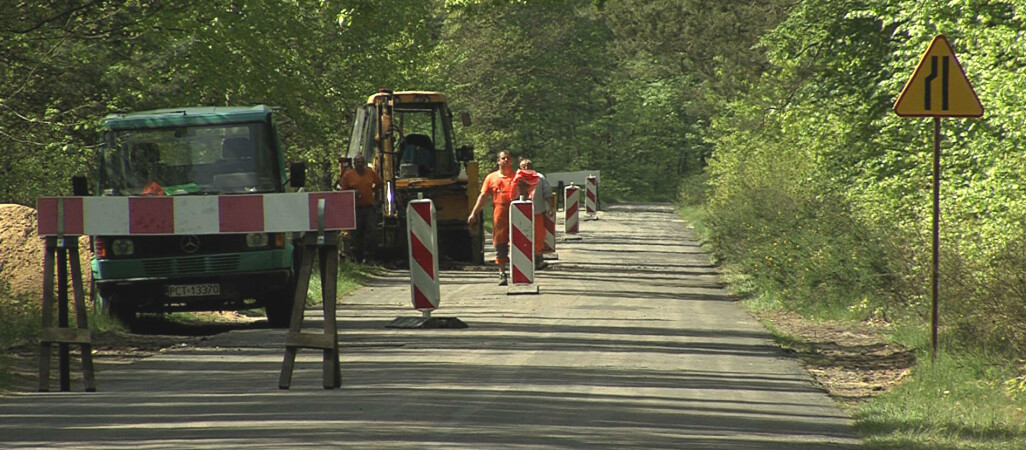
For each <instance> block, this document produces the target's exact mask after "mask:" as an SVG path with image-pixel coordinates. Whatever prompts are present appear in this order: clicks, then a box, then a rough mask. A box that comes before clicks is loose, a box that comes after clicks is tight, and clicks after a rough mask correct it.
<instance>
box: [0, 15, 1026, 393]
mask: <svg viewBox="0 0 1026 450" xmlns="http://www.w3.org/2000/svg"><path fill="white" fill-rule="evenodd" d="M15 3H16V5H15V6H14V7H7V8H2V9H0V74H2V75H0V148H2V149H3V151H2V153H0V174H2V175H0V203H19V204H23V205H30V206H32V205H34V203H35V199H36V197H38V196H40V195H54V194H69V193H70V183H69V179H70V177H71V176H72V175H75V174H92V172H93V169H94V167H95V161H94V156H93V154H94V149H95V147H96V145H97V141H98V135H97V125H98V122H99V119H100V118H102V117H103V116H104V115H106V114H108V113H111V112H115V111H131V110H142V109H151V108H163V107H177V106H196V105H247V104H255V103H266V104H270V105H274V106H280V107H282V108H283V110H282V114H281V116H280V117H279V119H280V126H281V129H282V132H283V140H284V141H285V143H286V145H287V147H288V156H287V158H288V159H289V160H305V161H307V162H308V164H309V167H310V169H309V171H310V172H309V179H310V181H309V182H310V183H311V184H312V185H313V186H312V187H313V188H321V189H325V188H328V187H329V186H330V185H331V183H332V181H333V177H334V176H335V174H336V171H337V167H336V164H337V158H338V157H339V156H340V155H341V153H342V151H343V149H344V148H345V146H346V144H347V139H348V132H349V130H348V123H347V119H346V118H347V117H348V116H349V114H348V113H349V112H351V111H353V110H354V108H355V107H356V106H357V105H359V104H360V103H362V102H363V101H364V100H365V99H366V98H367V96H368V95H370V94H372V93H374V92H377V90H378V89H379V88H389V89H394V90H406V89H425V90H439V91H443V92H446V93H447V94H448V95H449V97H450V99H451V100H452V102H453V106H454V109H456V110H458V111H469V112H470V113H471V114H472V116H473V118H474V122H475V123H474V125H473V126H471V127H467V128H462V129H460V130H459V136H458V137H459V140H460V143H461V144H465V143H472V144H474V145H475V146H476V149H477V150H476V152H477V156H478V159H479V160H481V161H483V163H482V170H485V169H487V168H489V167H491V164H492V163H491V162H492V161H493V155H494V154H495V153H496V152H497V151H498V150H499V149H502V148H510V149H512V150H513V151H514V153H516V154H518V155H520V156H526V157H531V158H533V159H534V161H535V164H536V166H537V167H538V168H539V169H540V170H541V171H543V172H547V171H568V170H585V169H592V170H601V171H602V174H603V186H602V195H603V198H604V199H606V200H622V201H670V200H677V199H679V200H681V201H682V202H683V203H685V204H687V205H692V206H695V205H698V206H699V207H700V208H699V209H700V210H701V215H702V216H703V217H704V219H703V224H704V226H705V229H706V232H707V233H708V236H709V242H710V243H711V244H712V245H713V248H714V250H715V251H716V254H717V256H718V258H720V261H721V262H723V263H724V264H725V265H727V266H729V267H731V268H734V269H736V272H737V273H743V274H747V275H745V276H744V277H743V279H742V280H741V282H740V284H739V287H740V288H741V289H748V290H749V292H753V293H757V294H758V295H767V293H770V294H771V295H773V296H774V298H775V299H777V300H776V301H778V302H779V303H780V304H781V306H782V307H784V308H787V309H791V310H797V311H801V312H804V313H807V314H812V315H817V314H818V315H821V316H837V315H844V316H846V317H847V318H856V319H862V320H865V319H871V320H881V321H889V322H890V321H901V320H903V319H910V318H911V319H912V320H913V321H915V322H917V323H925V322H927V321H928V316H929V303H930V290H929V289H930V288H929V286H930V284H929V279H930V278H929V277H930V258H931V250H930V233H931V225H930V224H931V209H930V208H931V201H930V196H931V185H932V182H931V164H930V159H931V145H932V140H931V139H932V126H931V124H930V122H929V120H928V119H902V118H899V117H897V116H895V115H894V114H893V112H892V111H891V104H892V103H893V102H894V100H895V98H896V97H897V95H898V93H899V92H900V91H901V88H902V86H903V85H904V83H905V81H906V80H907V79H908V77H909V76H910V75H911V73H912V71H913V69H914V67H915V65H916V63H917V62H918V60H919V57H920V55H921V54H922V53H923V51H924V50H925V49H926V47H927V46H928V44H929V42H930V41H931V39H932V38H933V37H934V36H936V35H938V34H945V35H946V36H947V38H948V39H949V40H950V41H951V43H952V45H953V48H954V51H955V53H956V55H957V56H958V58H959V60H960V62H961V64H962V66H963V67H964V69H965V71H966V73H967V74H968V77H969V79H970V81H971V82H972V84H973V86H974V87H975V89H976V92H977V93H978V95H979V97H980V99H981V101H982V102H983V104H984V107H985V109H986V115H985V116H984V117H983V118H981V119H946V120H944V121H943V123H944V125H943V126H944V139H943V142H942V152H943V159H942V167H943V178H942V182H941V198H942V201H941V206H942V216H941V217H942V223H941V242H942V249H943V256H942V258H941V265H942V267H941V285H942V287H943V288H942V289H943V291H942V296H943V299H944V300H943V301H944V303H943V308H942V317H943V319H942V325H943V328H942V343H943V345H944V346H945V348H949V349H956V350H957V349H962V348H966V349H970V348H971V349H974V350H975V351H979V350H982V351H984V352H988V353H994V354H997V355H1003V357H1004V358H1005V360H1007V361H1014V360H1015V358H1016V357H1018V358H1021V357H1022V355H1023V354H1026V271H1024V270H1023V268H1024V267H1026V155H1024V152H1023V144H1024V142H1026V135H1024V133H1026V108H1024V107H1023V105H1026V46H1024V45H1023V42H1026V36H1024V14H1026V1H1023V0H944V1H940V0H932V1H926V2H923V1H920V0H763V1H721V0H618V1H600V0H573V1H544V0H520V1H511V0H506V1H499V0H477V1H474V0H418V1H409V0H346V1H342V0H323V1H319V2H313V1H301V0H296V1H290V0H174V1H171V0H125V1H102V0H46V1H36V0H33V1H16V2H15ZM1024 386H1026V381H1024ZM1022 389H1023V390H1026V387H1023V388H1022Z"/></svg>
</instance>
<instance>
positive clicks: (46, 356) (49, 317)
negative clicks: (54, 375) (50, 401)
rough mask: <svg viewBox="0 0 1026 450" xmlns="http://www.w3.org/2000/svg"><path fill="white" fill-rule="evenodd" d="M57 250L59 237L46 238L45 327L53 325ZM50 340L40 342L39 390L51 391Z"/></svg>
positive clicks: (44, 257) (44, 264)
mask: <svg viewBox="0 0 1026 450" xmlns="http://www.w3.org/2000/svg"><path fill="white" fill-rule="evenodd" d="M56 252H57V238H55V237H52V236H48V237H47V238H46V251H45V253H44V254H43V314H42V315H43V328H44V329H45V328H49V327H52V326H53V304H54V298H53V283H54V274H53V272H54V270H53V269H54V267H53V266H54V256H55V255H56ZM51 350H52V348H51V346H50V343H49V342H40V343H39V392H49V391H50V351H51Z"/></svg>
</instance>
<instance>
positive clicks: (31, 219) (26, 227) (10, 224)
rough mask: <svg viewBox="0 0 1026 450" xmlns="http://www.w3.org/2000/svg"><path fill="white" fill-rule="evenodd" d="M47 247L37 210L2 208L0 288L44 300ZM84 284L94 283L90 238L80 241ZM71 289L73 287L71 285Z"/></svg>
mask: <svg viewBox="0 0 1026 450" xmlns="http://www.w3.org/2000/svg"><path fill="white" fill-rule="evenodd" d="M45 250H46V247H45V245H44V242H43V239H40V238H39V236H38V235H37V234H36V210H35V209H34V208H30V207H27V206H22V205H14V204H0V285H3V286H7V287H9V288H10V290H11V293H13V294H14V295H16V296H26V297H29V298H38V299H40V301H42V298H43V253H45ZM79 256H80V257H81V264H82V266H81V267H82V276H83V280H82V282H83V283H85V285H86V286H88V285H89V283H90V281H91V279H92V273H91V271H90V269H89V258H91V257H92V252H91V250H90V249H89V238H88V237H85V236H83V237H81V238H80V239H79ZM69 285H70V284H69Z"/></svg>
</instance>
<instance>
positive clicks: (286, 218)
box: [264, 192, 310, 233]
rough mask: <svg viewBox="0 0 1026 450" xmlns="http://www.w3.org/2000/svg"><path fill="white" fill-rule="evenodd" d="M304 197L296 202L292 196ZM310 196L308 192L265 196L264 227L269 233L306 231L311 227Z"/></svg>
mask: <svg viewBox="0 0 1026 450" xmlns="http://www.w3.org/2000/svg"><path fill="white" fill-rule="evenodd" d="M297 195H299V196H302V200H300V201H296V200H295V199H294V197H291V196H297ZM309 202H310V195H309V194H308V193H306V192H301V193H296V194H290V193H282V194H266V195H265V196H264V227H265V229H266V230H267V231H268V232H272V233H276V232H284V231H289V230H298V229H305V228H307V227H309V226H310V207H309Z"/></svg>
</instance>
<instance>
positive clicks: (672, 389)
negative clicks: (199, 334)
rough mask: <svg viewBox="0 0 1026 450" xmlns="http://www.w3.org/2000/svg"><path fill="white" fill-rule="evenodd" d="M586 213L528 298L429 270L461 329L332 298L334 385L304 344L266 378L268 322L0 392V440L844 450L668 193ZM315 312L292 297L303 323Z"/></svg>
mask: <svg viewBox="0 0 1026 450" xmlns="http://www.w3.org/2000/svg"><path fill="white" fill-rule="evenodd" d="M599 218H600V220H597V221H584V222H582V225H581V228H582V232H581V234H580V236H581V240H579V241H571V242H559V243H558V244H557V251H558V256H559V260H558V261H556V262H554V263H553V264H552V266H551V267H550V268H549V269H546V270H544V271H541V272H539V276H538V279H537V283H538V285H539V288H540V292H541V293H540V294H539V295H519V296H507V295H506V290H505V288H503V287H499V286H497V285H496V283H497V281H498V280H497V276H496V274H495V273H493V272H492V271H483V270H479V271H458V272H457V271H449V272H444V271H443V273H442V283H443V284H442V303H441V307H440V309H439V310H437V311H436V312H435V314H434V315H435V316H440V317H457V318H459V319H460V320H462V321H463V322H465V323H466V324H467V325H469V328H466V329H455V330H445V329H435V330H422V329H412V330H410V329H391V328H385V325H387V324H388V323H389V322H391V321H392V320H393V319H395V318H396V317H417V316H419V313H417V312H416V311H414V310H412V309H411V306H410V305H411V304H410V299H409V281H408V279H407V278H406V276H405V273H402V272H395V273H392V274H390V275H388V276H385V277H382V278H380V279H375V280H373V281H372V283H371V284H370V285H369V286H367V287H365V288H363V289H360V290H359V291H357V292H355V293H353V294H351V295H349V296H346V297H345V298H343V299H341V303H340V307H339V313H338V317H339V320H340V322H339V326H340V337H339V341H340V345H341V353H342V360H341V368H342V388H341V389H336V390H325V389H323V388H322V387H321V386H322V380H321V358H322V355H321V353H320V352H319V351H315V350H301V351H300V354H299V359H298V363H297V368H296V372H295V375H294V376H293V379H292V388H291V389H290V390H279V389H278V376H279V374H280V371H281V366H282V359H283V355H284V344H283V343H284V337H285V332H284V330H270V329H240V330H235V331H231V332H228V333H224V334H220V335H217V336H214V337H211V338H210V339H207V340H205V341H203V342H202V343H201V344H200V345H198V346H187V347H177V348H174V349H170V350H168V351H166V352H163V353H161V354H159V355H157V356H154V357H150V358H146V359H143V360H139V361H136V362H132V363H130V364H123V365H100V366H99V367H98V368H97V384H98V392H94V393H86V392H80V391H79V392H70V393H69V392H64V393H61V392H52V393H28V394H12V395H10V396H8V397H5V398H3V399H0V447H55V448H74V447H97V448H133V449H136V448H167V447H174V448H181V447H190V448H202V447H207V448H243V447H249V448H286V447H287V448H293V447H303V446H307V447H352V448H374V447H387V448H397V447H413V448H423V447H446V448H451V447H465V448H509V447H528V448H727V449H748V448H750V449H766V448H780V449H785V448H786V449H794V448H853V447H857V446H858V445H859V441H858V439H857V438H856V437H855V434H854V432H853V431H852V428H851V422H850V420H849V419H848V417H847V416H846V414H844V413H843V412H842V411H841V410H839V409H838V408H837V407H836V406H835V405H834V403H833V402H832V401H831V400H830V399H829V398H828V397H827V395H826V394H825V393H824V392H823V391H822V390H821V389H820V388H818V387H816V386H815V385H814V383H813V382H812V381H811V378H810V377H809V376H808V375H807V374H806V373H805V372H804V371H803V370H802V369H801V368H800V366H799V364H798V363H797V361H795V360H793V359H791V358H789V357H788V356H786V355H785V354H784V353H783V352H782V351H780V350H779V349H778V348H777V347H776V346H775V345H774V344H773V342H772V340H771V337H770V336H769V334H768V333H767V332H766V331H765V330H764V329H763V327H762V326H761V325H759V324H758V322H756V321H755V320H754V319H753V318H752V317H751V316H749V315H748V314H747V313H745V312H744V311H742V309H741V308H740V306H739V305H738V304H737V303H736V302H735V301H734V300H733V299H732V298H731V296H730V294H729V292H728V291H726V290H725V289H724V285H723V283H722V281H721V279H720V276H719V275H718V273H717V270H716V268H715V267H714V266H712V265H711V264H710V262H709V257H708V255H706V254H703V253H702V251H701V249H700V248H699V246H698V244H697V243H696V242H695V239H694V236H693V235H692V233H691V232H690V231H689V230H688V229H687V228H686V225H685V224H684V223H683V222H681V221H680V220H679V219H678V218H677V217H676V216H675V214H674V212H673V210H672V208H671V207H669V206H655V205H645V206H619V207H611V208H610V209H609V210H608V211H603V212H601V213H599ZM321 320H322V316H321V315H320V314H319V311H315V310H308V311H307V314H306V323H305V325H304V330H305V331H317V330H319V328H318V327H319V326H320V324H321ZM73 370H78V367H77V365H76V366H74V367H73ZM73 388H74V389H78V390H80V389H81V383H76V384H74V385H73Z"/></svg>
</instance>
